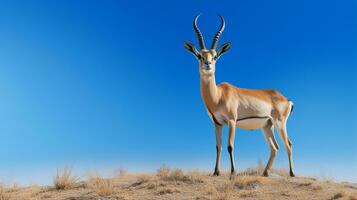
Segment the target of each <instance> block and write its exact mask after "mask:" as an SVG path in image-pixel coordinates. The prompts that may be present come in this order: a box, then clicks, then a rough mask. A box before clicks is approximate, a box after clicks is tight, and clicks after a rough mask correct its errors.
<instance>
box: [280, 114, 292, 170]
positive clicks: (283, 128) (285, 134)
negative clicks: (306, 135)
mask: <svg viewBox="0 0 357 200" xmlns="http://www.w3.org/2000/svg"><path fill="white" fill-rule="evenodd" d="M276 128H277V130H278V133H279V136H280V138H281V140H282V141H283V143H284V146H285V149H286V152H287V153H288V157H289V167H290V176H291V177H294V176H295V174H294V163H293V156H292V143H291V141H290V139H289V138H288V132H287V130H286V124H285V123H283V122H282V121H278V122H277V123H276Z"/></svg>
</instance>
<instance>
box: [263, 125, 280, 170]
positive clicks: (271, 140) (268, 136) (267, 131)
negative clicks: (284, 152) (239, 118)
mask: <svg viewBox="0 0 357 200" xmlns="http://www.w3.org/2000/svg"><path fill="white" fill-rule="evenodd" d="M262 131H263V134H264V137H265V140H266V142H267V143H268V145H269V147H270V157H269V161H268V163H267V165H266V167H265V169H264V172H263V176H268V172H269V170H270V168H271V166H272V164H273V161H274V158H275V156H276V154H277V152H278V149H279V145H278V143H277V141H276V139H275V137H274V126H273V124H272V123H271V122H270V121H269V123H268V124H267V125H266V126H265V127H263V128H262Z"/></svg>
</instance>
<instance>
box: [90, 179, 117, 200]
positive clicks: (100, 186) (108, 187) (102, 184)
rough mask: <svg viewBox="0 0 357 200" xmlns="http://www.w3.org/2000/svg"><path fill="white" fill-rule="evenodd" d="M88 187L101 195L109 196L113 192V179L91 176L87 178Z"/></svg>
mask: <svg viewBox="0 0 357 200" xmlns="http://www.w3.org/2000/svg"><path fill="white" fill-rule="evenodd" d="M88 187H89V188H91V189H92V190H93V191H94V192H95V193H97V194H98V195H99V196H101V197H105V196H110V195H112V194H113V193H114V181H113V179H110V178H108V179H105V178H102V177H100V176H99V175H95V176H91V177H90V178H89V183H88Z"/></svg>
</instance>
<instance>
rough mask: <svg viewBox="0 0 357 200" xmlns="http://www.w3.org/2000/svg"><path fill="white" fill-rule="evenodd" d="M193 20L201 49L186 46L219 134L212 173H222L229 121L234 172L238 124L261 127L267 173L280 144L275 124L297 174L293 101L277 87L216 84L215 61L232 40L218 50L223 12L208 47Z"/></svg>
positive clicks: (204, 99)
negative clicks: (225, 127) (224, 137)
mask: <svg viewBox="0 0 357 200" xmlns="http://www.w3.org/2000/svg"><path fill="white" fill-rule="evenodd" d="M198 17H199V15H198V16H196V17H195V19H194V21H193V28H194V30H195V32H196V34H197V37H198V42H199V46H200V48H201V50H200V51H197V50H196V48H195V47H194V45H193V44H192V43H189V42H187V41H185V42H184V45H185V48H186V49H187V50H188V51H190V52H191V53H192V54H193V55H194V56H195V57H196V58H197V60H198V62H199V71H200V87H201V96H202V99H203V102H204V104H205V106H206V109H207V112H208V115H209V116H210V118H211V119H212V122H213V124H214V126H215V134H216V150H217V157H216V166H215V170H214V173H213V175H215V176H219V174H220V162H221V151H222V127H223V125H228V132H229V133H228V152H229V155H230V161H231V176H233V175H234V174H235V164H234V137H235V130H236V128H237V127H238V128H241V129H246V130H254V129H258V128H261V129H262V131H263V133H264V137H265V140H266V142H267V143H268V145H269V147H270V157H269V161H268V163H267V165H266V167H265V169H264V172H263V175H264V176H268V172H269V169H270V168H271V166H272V164H273V161H274V158H275V156H276V154H277V152H278V149H279V145H278V143H277V141H276V139H275V137H274V127H275V128H276V129H277V131H278V133H279V136H280V138H281V140H282V141H283V143H284V146H285V149H286V151H287V154H288V157H289V167H290V176H292V177H293V176H295V175H294V171H293V160H292V143H291V141H290V139H289V138H288V133H287V130H286V122H287V119H288V117H289V114H290V113H291V111H292V109H293V103H292V102H291V101H289V100H288V99H287V98H286V97H284V96H283V95H282V94H281V93H279V92H278V91H276V90H249V89H243V88H238V87H235V86H233V85H231V84H229V83H221V84H220V85H216V80H215V70H216V61H217V60H218V59H219V58H220V57H221V56H222V55H223V54H224V53H226V52H227V51H228V50H229V49H230V47H231V44H230V43H229V42H228V43H225V44H223V45H222V46H221V47H220V48H219V50H218V51H216V47H217V43H218V40H219V37H220V36H221V34H222V32H223V30H224V28H225V22H224V19H223V17H222V16H220V15H219V17H220V19H221V23H222V24H221V27H220V29H219V30H218V32H217V33H216V35H215V37H214V39H213V42H212V45H211V47H210V48H209V49H206V47H205V43H204V40H203V36H202V33H201V31H200V30H199V28H198V26H197V19H198Z"/></svg>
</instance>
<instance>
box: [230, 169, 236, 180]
mask: <svg viewBox="0 0 357 200" xmlns="http://www.w3.org/2000/svg"><path fill="white" fill-rule="evenodd" d="M236 175H237V174H236V172H235V171H233V172H231V176H230V177H229V179H231V180H232V179H234V177H235V176H236Z"/></svg>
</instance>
